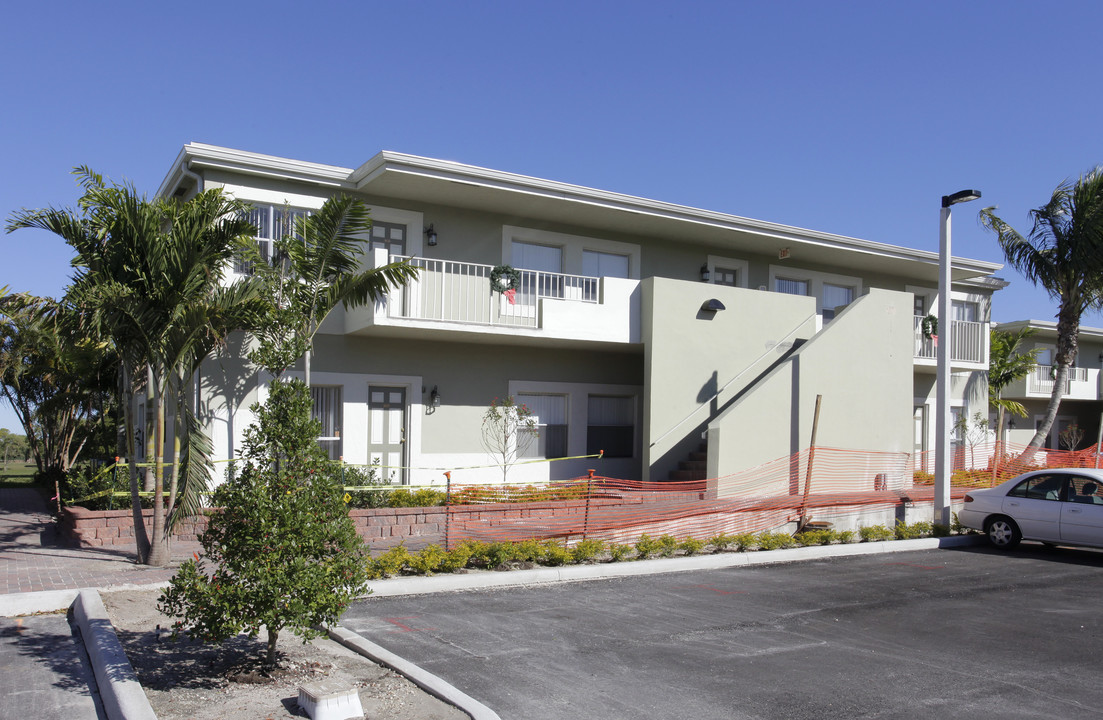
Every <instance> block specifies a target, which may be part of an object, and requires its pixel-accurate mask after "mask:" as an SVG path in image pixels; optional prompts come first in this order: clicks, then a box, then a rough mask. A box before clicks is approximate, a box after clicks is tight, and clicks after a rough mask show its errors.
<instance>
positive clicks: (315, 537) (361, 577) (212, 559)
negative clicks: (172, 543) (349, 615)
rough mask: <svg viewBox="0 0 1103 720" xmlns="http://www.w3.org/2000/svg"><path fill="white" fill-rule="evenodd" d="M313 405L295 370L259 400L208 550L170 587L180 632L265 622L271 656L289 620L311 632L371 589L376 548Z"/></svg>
mask: <svg viewBox="0 0 1103 720" xmlns="http://www.w3.org/2000/svg"><path fill="white" fill-rule="evenodd" d="M310 405H311V400H310V392H309V390H308V389H307V387H306V385H305V384H303V382H302V381H300V380H292V381H291V382H275V383H272V385H271V389H270V395H269V397H268V402H267V403H266V404H265V405H264V406H261V405H259V404H257V405H254V406H253V408H252V410H253V412H254V413H255V414H256V416H257V420H256V423H255V424H254V425H252V426H250V428H249V429H248V430H247V431H246V433H245V442H244V451H243V460H244V467H242V468H241V472H240V474H234V473H231V474H230V475H231V476H230V477H229V478H228V479H227V481H226V482H225V483H224V484H222V485H221V486H220V487H219V488H218V490H217V491H216V492H215V495H214V503H215V505H216V506H217V507H219V508H221V510H216V511H214V512H212V513H211V515H210V523H209V525H208V528H207V531H206V532H205V533H203V535H202V537H201V538H200V542H201V543H202V545H203V557H202V558H201V559H198V560H194V561H193V560H189V561H187V562H186V563H184V564H183V565H182V566H181V567H180V570H179V572H177V574H176V576H175V577H173V578H172V580H171V581H170V583H169V587H168V588H167V589H166V590H165V591H164V593H163V594H162V595H161V598H160V609H161V611H162V612H164V613H165V614H166V615H170V616H173V617H179V618H182V621H178V622H177V623H176V624H175V627H174V630H175V632H186V633H187V634H188V636H189V637H192V638H196V639H200V640H203V641H206V642H221V641H223V640H226V639H227V638H229V637H231V636H233V635H236V634H237V633H239V632H242V631H244V632H246V633H248V634H249V635H250V636H252V637H256V636H257V634H258V633H259V632H260V628H261V626H264V627H265V628H266V629H267V632H268V650H267V654H266V656H265V659H266V663H267V664H268V665H270V666H271V665H275V664H276V641H277V639H278V638H279V633H280V631H281V630H282V629H283V628H285V627H287V628H291V629H292V630H294V631H295V632H297V633H299V635H301V636H302V638H303V641H304V642H305V641H307V640H309V639H310V638H312V637H316V636H318V635H319V634H320V631H319V630H318V629H317V627H318V626H319V625H320V624H322V623H334V622H336V621H337V619H338V618H339V617H340V615H341V613H342V612H343V611H344V609H345V608H346V607H347V606H348V604H349V603H350V602H351V601H352V600H353V599H354V598H355V597H357V596H358V595H361V594H363V593H364V591H365V589H366V588H365V585H366V583H367V579H368V576H367V570H366V560H367V553H366V552H365V550H364V547H363V543H362V541H361V539H360V536H359V535H358V534H357V533H356V528H355V526H354V525H353V522H352V520H351V519H350V518H349V515H348V509H347V508H346V506H345V503H344V501H343V499H342V496H343V491H342V488H341V486H340V484H339V477H340V471H339V468H338V467H337V464H336V463H334V462H333V461H331V460H330V459H329V458H328V456H327V455H326V453H325V451H324V450H322V449H321V448H320V447H319V446H318V443H317V441H316V438H317V437H318V435H319V434H320V432H321V428H320V425H319V423H318V422H317V421H314V420H311V419H310ZM208 562H209V563H211V564H212V565H213V566H214V567H213V572H210V573H208V571H207V570H206V563H208Z"/></svg>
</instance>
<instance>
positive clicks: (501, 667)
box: [341, 544, 1103, 720]
mask: <svg viewBox="0 0 1103 720" xmlns="http://www.w3.org/2000/svg"><path fill="white" fill-rule="evenodd" d="M1101 596H1103V553H1101V552H1098V551H1093V550H1077V549H1068V548H1062V549H1058V550H1048V549H1045V548H1042V547H1041V546H1038V545H1033V544H1024V545H1023V546H1022V548H1021V549H1020V550H1017V551H1015V552H1012V553H1001V552H997V551H994V550H990V549H988V548H986V547H972V548H961V549H942V550H928V551H918V552H909V553H893V554H887V555H870V556H857V557H842V558H830V559H822V560H813V561H806V562H801V563H791V564H784V565H768V566H758V567H741V568H730V569H721V570H708V571H693V572H682V573H672V574H669V575H650V576H644V577H628V578H621V579H613V580H600V581H591V582H579V583H568V584H559V585H543V586H539V587H536V586H532V587H524V588H517V589H503V590H483V591H467V592H452V593H440V594H434V595H422V596H406V597H380V598H370V597H369V598H367V599H366V600H362V601H358V602H357V603H356V604H354V606H353V607H352V608H351V609H350V610H349V611H348V612H347V613H346V614H345V616H344V617H343V618H342V621H341V624H342V625H343V626H345V627H347V628H349V629H351V630H353V631H355V632H357V633H359V634H360V635H362V636H364V637H366V638H367V639H369V640H371V641H373V642H375V643H377V644H379V645H381V646H383V647H384V648H386V649H387V650H390V651H391V652H394V653H396V654H398V655H399V656H402V657H403V658H406V659H408V660H410V661H412V662H414V663H415V664H417V665H419V666H420V667H422V668H424V669H426V670H428V671H429V672H431V673H434V674H435V675H437V676H439V677H440V678H442V679H443V680H445V681H447V682H449V683H451V684H452V685H454V686H456V687H457V688H459V689H460V690H461V691H463V692H465V693H467V694H469V695H471V696H472V697H474V698H475V699H477V700H479V701H481V702H483V703H484V704H486V705H487V706H488V707H490V708H491V709H492V710H494V711H495V712H497V713H498V714H499V715H500V716H501V718H502V719H503V720H510V719H525V720H543V719H548V720H551V719H559V718H563V719H566V718H571V719H572V720H573V719H574V718H579V717H589V718H599V719H606V718H608V719H619V718H625V719H628V718H733V719H735V718H787V719H789V718H791V719H796V720H799V719H802V718H808V719H809V720H811V719H812V718H816V719H829V718H879V719H881V718H928V717H944V718H971V717H1000V718H1088V717H1091V718H1097V717H1099V716H1100V715H1103V684H1100V683H1098V682H1097V681H1096V679H1095V675H1096V674H1097V673H1096V672H1095V668H1096V666H1097V663H1096V662H1095V661H1096V658H1097V657H1098V655H1099V648H1100V641H1101V640H1103V608H1101V604H1100V602H1099V598H1100V597H1101Z"/></svg>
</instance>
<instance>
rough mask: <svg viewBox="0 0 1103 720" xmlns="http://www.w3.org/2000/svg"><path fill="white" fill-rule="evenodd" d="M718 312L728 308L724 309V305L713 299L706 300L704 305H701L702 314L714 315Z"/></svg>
mask: <svg viewBox="0 0 1103 720" xmlns="http://www.w3.org/2000/svg"><path fill="white" fill-rule="evenodd" d="M717 310H727V308H725V307H724V303H722V302H720V301H719V300H717V299H716V298H713V299H712V300H706V301H705V302H704V304H703V305H701V312H707V313H714V312H716V311H717Z"/></svg>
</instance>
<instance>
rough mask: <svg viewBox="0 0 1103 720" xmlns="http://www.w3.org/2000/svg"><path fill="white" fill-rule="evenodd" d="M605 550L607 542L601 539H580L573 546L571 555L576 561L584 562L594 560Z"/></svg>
mask: <svg viewBox="0 0 1103 720" xmlns="http://www.w3.org/2000/svg"><path fill="white" fill-rule="evenodd" d="M604 551H605V543H603V542H602V541H600V540H579V541H578V542H577V543H575V546H574V547H573V548H571V555H572V556H573V557H574V561H575V562H576V563H584V562H587V561H589V560H593V559H594V558H596V557H597V556H598V555H601V553H602V552H604Z"/></svg>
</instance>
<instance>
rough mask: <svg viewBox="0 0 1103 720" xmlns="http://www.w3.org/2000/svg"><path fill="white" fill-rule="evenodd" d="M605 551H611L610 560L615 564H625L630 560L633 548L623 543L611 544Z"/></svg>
mask: <svg viewBox="0 0 1103 720" xmlns="http://www.w3.org/2000/svg"><path fill="white" fill-rule="evenodd" d="M605 549H606V550H608V551H609V559H610V560H612V561H613V562H623V561H625V560H627V559H628V556H629V555H630V554H631V553H632V550H633V547H632V546H631V545H624V544H622V543H609V544H608V545H607V546H606V548H605Z"/></svg>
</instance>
